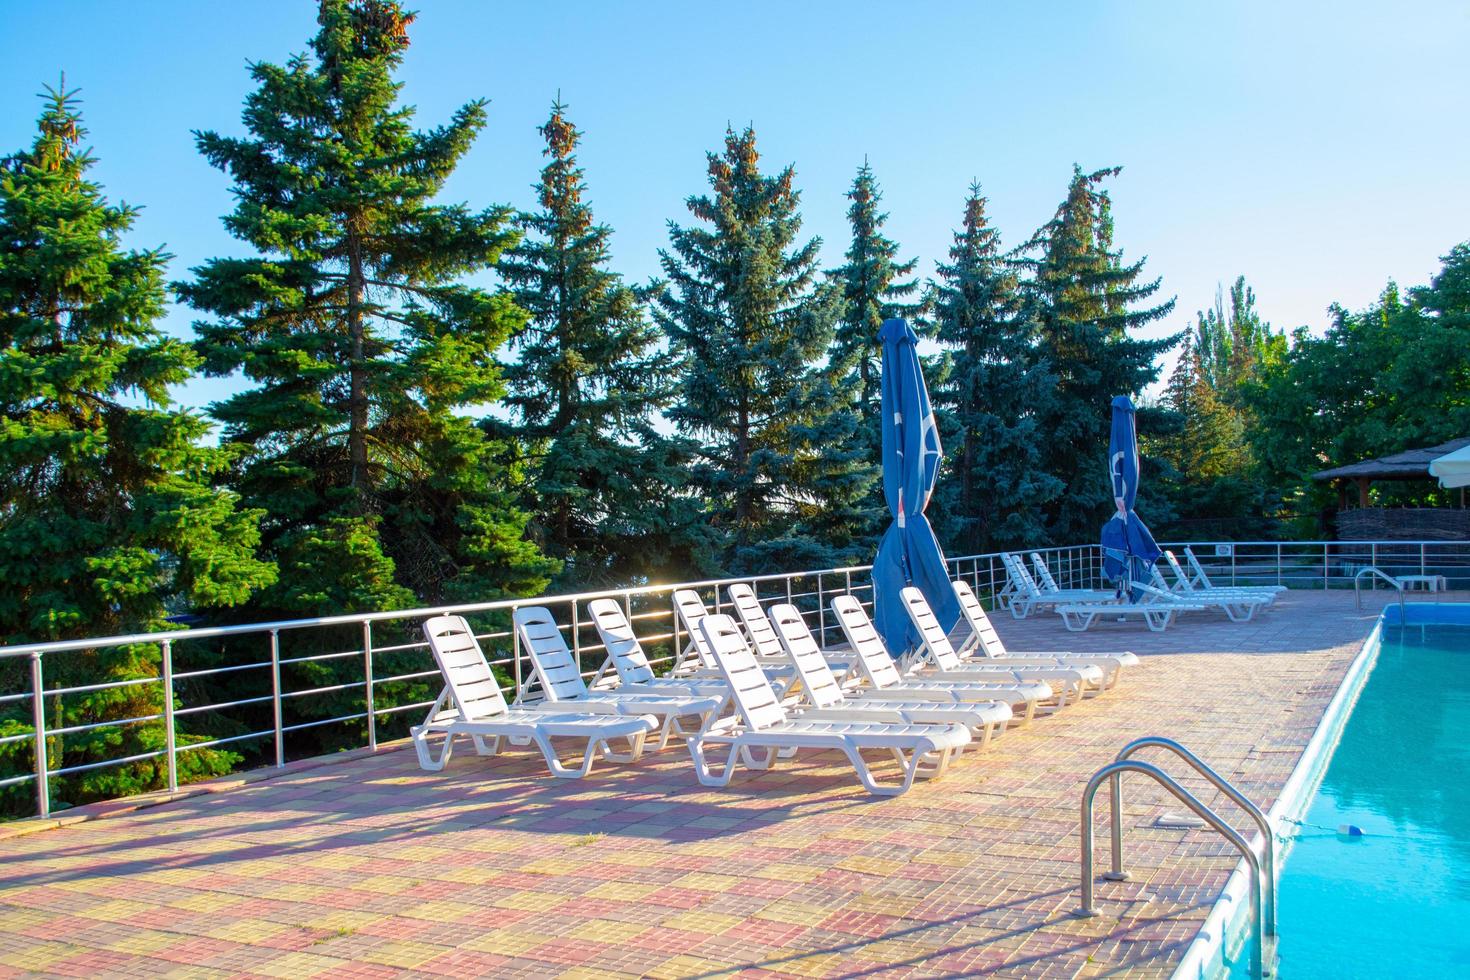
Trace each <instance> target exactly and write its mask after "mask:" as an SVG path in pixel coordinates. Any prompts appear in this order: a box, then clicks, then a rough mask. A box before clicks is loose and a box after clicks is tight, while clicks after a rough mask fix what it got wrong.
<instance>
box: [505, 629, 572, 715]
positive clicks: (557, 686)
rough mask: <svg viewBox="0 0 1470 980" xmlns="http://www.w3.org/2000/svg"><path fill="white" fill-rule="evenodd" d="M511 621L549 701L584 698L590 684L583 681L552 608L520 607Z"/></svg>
mask: <svg viewBox="0 0 1470 980" xmlns="http://www.w3.org/2000/svg"><path fill="white" fill-rule="evenodd" d="M511 620H512V621H513V622H514V623H515V628H516V632H517V633H518V634H520V637H521V647H522V648H523V649H524V650H525V651H526V652H527V653H529V654H530V655H531V666H532V667H533V668H534V669H535V671H536V679H537V680H538V681H540V682H541V691H542V693H544V694H545V695H546V700H548V701H574V700H576V699H577V698H585V697H586V696H587V683H586V682H585V681H584V680H582V668H581V667H580V666H579V665H578V664H577V659H576V658H575V657H573V656H572V651H571V650H568V649H567V641H566V640H564V639H562V635H561V628H560V627H558V626H557V625H556V620H555V619H553V618H552V615H551V610H549V609H546V608H544V607H542V606H525V607H524V608H521V609H517V610H516V611H515V614H514V615H513V616H511Z"/></svg>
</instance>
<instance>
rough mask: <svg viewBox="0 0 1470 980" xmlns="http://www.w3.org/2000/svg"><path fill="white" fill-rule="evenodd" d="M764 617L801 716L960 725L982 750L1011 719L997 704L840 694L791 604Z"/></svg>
mask: <svg viewBox="0 0 1470 980" xmlns="http://www.w3.org/2000/svg"><path fill="white" fill-rule="evenodd" d="M770 615H771V621H772V622H773V623H774V624H775V632H776V636H777V637H778V638H779V639H780V641H781V647H782V649H784V650H785V651H786V655H787V656H788V657H789V658H790V659H791V662H792V663H793V664H794V665H795V667H796V674H797V676H798V677H800V678H801V697H802V704H803V707H802V708H801V715H800V717H802V718H813V717H820V718H832V717H852V718H853V719H854V720H859V721H861V720H864V719H867V720H871V721H901V722H931V723H936V722H937V723H939V724H946V725H949V724H956V725H964V726H965V727H966V728H968V729H969V730H970V737H971V738H978V739H979V740H980V747H981V748H982V749H983V748H984V747H985V746H987V745H989V744H990V738H991V736H992V735H993V734H995V733H996V731H997V730H999V731H1005V727H1006V724H1007V723H1008V722H1009V721H1010V720H1011V706H1010V705H1008V704H1006V703H1005V702H1003V701H975V702H970V703H958V702H955V701H953V700H951V699H945V700H943V701H919V700H913V699H905V698H885V697H884V696H883V692H882V691H874V690H871V689H870V690H867V691H859V692H854V693H849V692H845V691H843V689H842V685H841V684H839V683H838V681H837V675H836V674H834V673H833V672H832V668H831V667H830V666H828V664H827V660H826V658H824V657H823V656H822V651H821V648H819V647H818V646H817V640H816V637H814V636H812V631H811V630H810V629H808V628H807V625H806V620H805V619H804V618H802V615H801V612H800V611H799V610H798V609H797V608H796V607H795V606H792V605H789V604H786V603H780V604H777V605H774V606H772V607H771V613H770ZM807 705H810V707H807Z"/></svg>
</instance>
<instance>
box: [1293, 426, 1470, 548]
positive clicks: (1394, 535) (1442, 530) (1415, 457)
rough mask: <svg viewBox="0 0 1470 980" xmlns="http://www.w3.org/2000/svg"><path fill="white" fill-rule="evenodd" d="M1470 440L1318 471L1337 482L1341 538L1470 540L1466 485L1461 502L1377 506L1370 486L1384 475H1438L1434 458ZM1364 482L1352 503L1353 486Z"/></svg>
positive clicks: (1416, 477)
mask: <svg viewBox="0 0 1470 980" xmlns="http://www.w3.org/2000/svg"><path fill="white" fill-rule="evenodd" d="M1466 446H1470V439H1452V440H1450V441H1449V442H1446V443H1443V444H1442V445H1438V446H1427V447H1425V448H1423V449H1406V450H1404V451H1403V452H1401V453H1394V454H1393V455H1392V456H1380V457H1379V458H1377V459H1365V460H1363V461H1362V462H1358V463H1352V464H1350V465H1348V466H1338V467H1334V468H1333V469H1330V470H1322V471H1321V472H1319V473H1313V474H1312V479H1314V480H1324V481H1327V480H1330V481H1333V482H1335V483H1336V484H1337V487H1338V495H1339V496H1338V500H1339V508H1340V509H1339V511H1338V514H1337V517H1336V526H1337V535H1338V537H1339V538H1340V539H1341V540H1369V539H1374V540H1378V539H1403V540H1411V539H1412V540H1466V539H1470V511H1466V510H1465V489H1464V488H1463V487H1461V488H1460V506H1459V507H1458V508H1454V507H1410V508H1380V507H1374V506H1373V505H1372V504H1371V503H1370V502H1369V500H1368V487H1369V485H1370V484H1372V483H1375V482H1377V481H1379V480H1425V481H1430V480H1434V481H1435V482H1438V481H1437V480H1436V479H1435V477H1434V475H1433V474H1431V473H1430V472H1429V464H1430V462H1431V461H1433V460H1435V459H1438V458H1439V457H1441V456H1444V455H1446V454H1448V453H1452V452H1454V451H1455V450H1457V449H1462V448H1464V447H1466ZM1355 484H1356V486H1357V488H1358V500H1357V507H1356V508H1351V509H1350V505H1349V495H1348V490H1349V487H1351V486H1353V485H1355Z"/></svg>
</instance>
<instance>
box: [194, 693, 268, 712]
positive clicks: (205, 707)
mask: <svg viewBox="0 0 1470 980" xmlns="http://www.w3.org/2000/svg"><path fill="white" fill-rule="evenodd" d="M270 699H271V696H270V695H269V694H262V695H261V696H260V697H258V698H241V699H240V700H239V701H219V702H217V703H215V704H201V705H196V706H195V707H192V708H175V709H174V715H175V717H177V716H178V715H197V714H199V713H200V712H202V711H223V710H224V709H226V708H238V707H240V706H241V705H245V704H260V703H262V702H265V701H269V700H270Z"/></svg>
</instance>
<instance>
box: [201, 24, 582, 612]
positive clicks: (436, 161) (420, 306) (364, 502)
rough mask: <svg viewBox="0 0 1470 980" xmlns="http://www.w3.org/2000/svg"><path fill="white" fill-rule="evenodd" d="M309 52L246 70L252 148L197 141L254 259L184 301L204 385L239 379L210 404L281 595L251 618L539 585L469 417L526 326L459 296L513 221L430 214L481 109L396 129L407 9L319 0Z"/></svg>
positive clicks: (246, 143)
mask: <svg viewBox="0 0 1470 980" xmlns="http://www.w3.org/2000/svg"><path fill="white" fill-rule="evenodd" d="M318 19H319V23H320V25H321V30H320V32H319V33H318V34H317V35H316V37H315V38H314V39H313V40H312V42H311V50H312V55H311V56H310V57H308V56H306V55H300V56H297V57H294V58H292V59H291V60H290V61H289V62H288V63H287V64H286V65H284V66H278V65H273V64H267V63H260V64H255V65H253V66H252V67H251V74H252V77H253V78H254V79H255V81H256V82H257V83H258V86H259V87H258V88H257V89H256V90H255V91H254V92H252V93H251V94H250V95H249V96H248V97H247V99H246V103H245V112H244V123H245V127H246V129H247V130H248V132H249V135H248V136H246V137H241V138H235V137H227V136H222V135H219V134H217V133H213V132H203V133H199V134H197V139H198V144H199V149H200V151H201V152H202V153H203V154H204V155H205V157H206V158H207V159H208V160H209V161H210V163H212V164H213V165H214V166H216V167H218V168H220V169H221V170H223V171H225V172H226V173H228V174H229V175H230V177H231V178H232V180H233V181H234V187H233V190H234V194H235V196H236V198H237V200H238V202H239V203H238V206H237V207H236V209H235V210H234V212H233V213H231V214H230V215H227V216H226V218H225V226H226V227H227V228H228V229H229V230H230V232H231V233H232V234H234V235H235V236H236V237H237V238H239V239H241V240H242V241H244V242H246V243H247V244H249V245H250V246H252V247H253V248H254V249H255V250H256V251H257V252H258V254H257V255H256V256H255V257H251V258H221V259H214V260H211V261H209V262H208V263H206V264H205V265H204V266H202V267H201V268H198V269H196V270H194V271H195V279H194V280H193V281H191V282H187V283H182V284H180V285H179V286H178V287H177V288H178V290H179V293H180V295H181V296H182V297H183V298H184V299H186V300H187V301H188V302H190V303H191V304H193V305H194V307H195V308H196V309H199V310H201V311H203V312H205V313H208V314H211V315H213V316H214V317H215V319H214V320H212V321H209V322H203V323H199V324H197V325H196V329H197V331H198V335H199V340H198V348H199V350H200V352H201V353H202V354H203V356H204V363H205V368H206V370H207V371H208V372H209V373H210V374H213V375H227V374H230V373H232V372H235V371H240V372H242V373H243V374H244V376H245V378H246V379H247V380H248V381H250V382H251V383H252V386H251V387H250V388H248V389H246V390H244V391H241V392H239V393H238V394H236V395H234V396H232V397H230V398H228V399H226V400H225V401H223V402H221V403H219V404H217V405H215V406H213V409H212V411H213V412H214V414H215V416H216V417H217V418H219V419H220V420H221V421H222V422H224V424H225V433H224V434H225V438H226V440H227V441H228V443H229V444H230V445H231V446H232V447H234V448H236V449H238V450H239V451H240V452H241V453H242V460H241V463H240V465H239V467H238V470H237V472H236V473H235V474H234V482H235V485H236V486H238V488H239V489H240V492H241V493H242V495H243V496H244V498H245V499H246V501H247V502H249V503H250V504H251V505H253V506H259V507H262V508H263V509H265V511H266V512H267V514H268V517H267V519H266V521H265V523H264V525H263V532H264V539H265V544H266V547H267V549H268V551H269V553H270V554H271V555H272V556H273V557H274V558H275V559H276V560H277V561H278V563H279V565H280V568H281V579H280V582H279V584H278V585H277V586H276V587H275V588H274V589H272V590H270V591H269V592H268V593H267V594H266V595H265V596H263V597H262V599H261V602H260V604H259V605H260V607H261V608H262V609H267V610H271V611H279V612H283V613H296V614H301V613H306V614H312V613H319V612H325V611H328V610H330V611H332V612H339V613H340V612H350V611H356V610H364V609H380V608H386V607H398V606H404V605H411V604H412V603H413V602H414V601H415V600H416V599H417V600H418V601H420V602H423V603H429V604H436V603H442V602H447V601H452V600H455V599H475V600H484V599H492V598H497V597H502V596H513V595H528V594H532V593H535V592H538V591H540V590H541V589H542V588H544V587H545V585H546V584H547V582H548V581H549V578H550V575H551V574H553V573H554V572H555V570H556V564H555V562H553V561H550V560H548V559H547V558H546V557H545V556H543V555H542V554H541V553H540V552H539V551H538V549H537V548H536V547H535V545H533V544H532V543H530V542H528V541H526V540H525V539H524V530H525V523H526V520H527V517H526V515H525V514H524V513H523V512H521V511H520V510H518V508H517V507H516V501H517V495H518V487H517V486H516V480H517V474H516V472H515V470H514V468H513V466H512V465H511V464H509V463H508V462H506V460H507V458H508V457H509V456H510V455H511V449H510V447H508V446H505V445H501V444H498V443H497V442H496V440H494V439H493V438H490V437H487V435H486V434H485V433H484V432H483V431H482V430H481V429H479V428H478V427H476V426H475V424H474V423H473V422H472V421H471V420H470V419H469V418H467V417H465V414H464V412H465V410H467V409H469V408H470V407H472V406H483V405H487V404H491V403H493V402H495V401H496V400H497V399H499V398H500V397H501V396H502V395H503V393H504V385H503V382H502V378H501V371H500V367H499V365H498V364H497V362H496V360H495V357H494V353H495V351H496V349H497V348H498V347H500V346H501V344H503V343H504V342H505V340H506V339H507V338H508V337H509V336H510V335H511V333H512V332H513V331H514V330H516V329H518V328H520V327H521V326H522V324H523V323H524V317H525V315H524V313H523V312H522V311H520V310H519V309H518V308H517V307H516V306H515V304H514V302H513V300H512V299H511V297H510V296H508V295H505V294H503V293H492V292H488V291H486V290H484V289H481V288H478V287H475V286H471V285H468V284H466V283H465V282H464V280H465V278H466V277H469V276H472V275H474V274H476V273H479V272H482V271H483V270H486V269H489V268H492V267H493V266H494V264H495V262H496V261H497V260H498V259H499V257H500V255H501V253H502V252H504V251H505V250H506V249H507V248H509V247H510V246H512V245H513V244H514V243H515V239H516V236H515V233H514V231H513V230H512V229H510V228H508V227H507V221H508V219H509V217H510V213H509V212H508V210H507V209H505V208H500V207H494V208H489V209H487V210H484V211H472V210H470V209H468V208H467V207H465V206H464V205H457V204H450V205H446V204H435V203H431V202H432V201H433V200H434V198H435V197H436V195H437V194H438V193H439V192H440V190H441V189H442V188H443V186H444V182H445V181H446V179H447V178H448V177H449V176H450V174H451V173H452V172H453V171H454V169H455V167H456V165H457V164H458V162H459V161H460V159H461V158H462V157H463V155H464V154H465V152H466V151H468V150H469V148H470V146H471V144H472V143H473V141H474V139H475V138H476V136H477V135H478V134H479V132H480V130H481V129H482V127H483V126H484V124H485V103H484V102H483V101H475V102H471V103H469V104H467V105H465V106H463V107H462V108H460V109H459V110H458V111H457V112H456V113H455V114H454V117H453V119H452V121H451V122H450V123H448V124H447V125H445V126H442V127H439V128H436V129H433V130H429V131H426V132H418V131H414V130H413V129H411V128H410V125H411V122H412V117H413V110H412V109H411V108H409V107H406V106H402V105H400V104H399V102H398V97H399V89H400V85H399V84H398V83H396V82H395V81H394V80H393V74H394V72H395V71H396V69H397V68H398V67H399V65H400V63H401V61H402V58H403V54H404V51H405V49H406V48H407V46H408V34H407V28H408V25H409V24H410V23H411V21H412V19H413V17H412V15H410V14H406V13H404V12H403V11H402V10H401V8H400V7H399V6H398V5H397V4H396V3H391V2H387V0H350V2H349V0H322V2H321V5H320V15H319V18H318Z"/></svg>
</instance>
